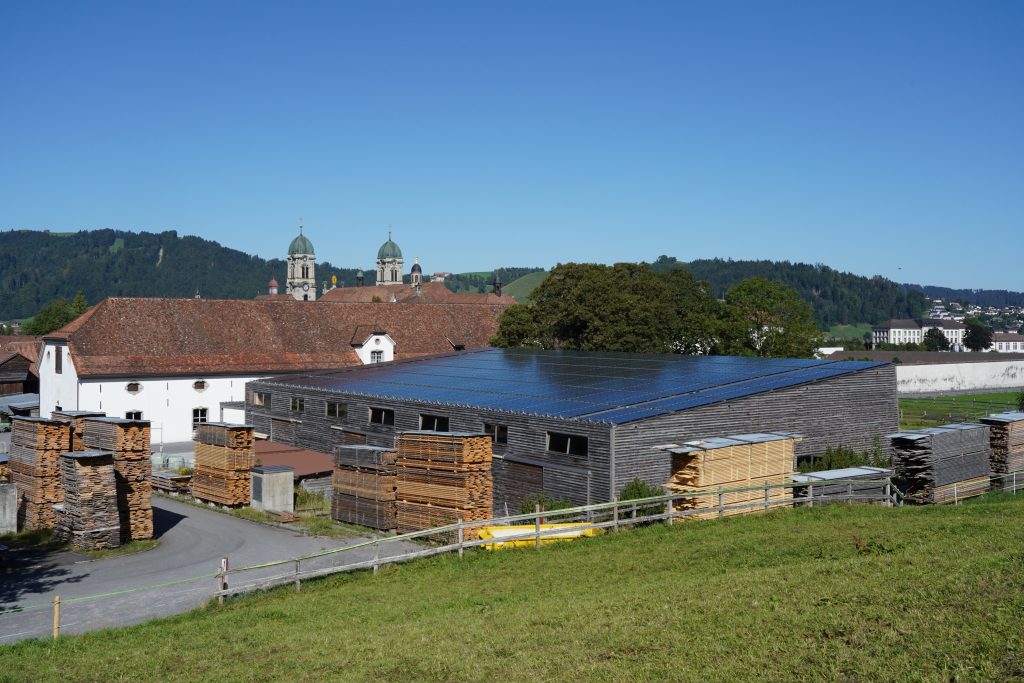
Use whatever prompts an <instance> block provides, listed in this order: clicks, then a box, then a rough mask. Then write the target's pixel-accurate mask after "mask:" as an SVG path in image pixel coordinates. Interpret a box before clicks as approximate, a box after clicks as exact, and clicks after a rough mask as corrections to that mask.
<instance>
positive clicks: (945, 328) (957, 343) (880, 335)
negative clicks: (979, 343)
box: [871, 318, 967, 348]
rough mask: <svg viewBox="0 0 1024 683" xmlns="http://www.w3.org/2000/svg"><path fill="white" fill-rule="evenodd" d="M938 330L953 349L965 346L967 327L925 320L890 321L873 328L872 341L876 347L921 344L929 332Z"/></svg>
mask: <svg viewBox="0 0 1024 683" xmlns="http://www.w3.org/2000/svg"><path fill="white" fill-rule="evenodd" d="M933 328H938V329H940V330H942V334H943V335H944V336H945V337H946V340H947V341H948V342H949V345H950V346H951V347H953V348H961V347H963V344H964V334H965V332H966V331H967V326H966V325H964V324H963V323H959V322H956V321H955V320H938V319H935V318H925V319H923V320H910V319H901V320H888V321H886V322H884V323H881V324H879V325H873V326H872V327H871V341H872V342H873V343H874V345H875V346H878V345H879V344H920V343H922V342H923V341H924V336H925V335H926V334H927V333H928V330H930V329H933Z"/></svg>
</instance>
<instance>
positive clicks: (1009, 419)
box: [981, 412, 1024, 489]
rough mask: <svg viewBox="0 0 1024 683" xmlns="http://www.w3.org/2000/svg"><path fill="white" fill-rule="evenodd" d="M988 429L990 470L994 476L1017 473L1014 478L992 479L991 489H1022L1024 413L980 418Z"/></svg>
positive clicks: (1023, 475) (1000, 414) (1023, 476)
mask: <svg viewBox="0 0 1024 683" xmlns="http://www.w3.org/2000/svg"><path fill="white" fill-rule="evenodd" d="M981 422H982V424H986V425H988V427H989V429H990V441H989V446H990V447H991V449H992V456H991V460H990V461H989V462H990V466H991V467H990V469H991V470H992V474H994V475H1007V474H1014V473H1018V474H1017V475H1016V476H1014V477H1007V476H1002V477H998V478H993V480H992V487H993V488H1000V489H1002V488H1005V489H1012V488H1013V486H1014V485H1015V484H1016V486H1017V488H1018V489H1019V488H1021V487H1024V412H1019V413H1018V412H1014V413H999V414H997V415H989V416H988V417H983V418H981Z"/></svg>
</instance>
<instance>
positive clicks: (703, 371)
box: [277, 349, 885, 424]
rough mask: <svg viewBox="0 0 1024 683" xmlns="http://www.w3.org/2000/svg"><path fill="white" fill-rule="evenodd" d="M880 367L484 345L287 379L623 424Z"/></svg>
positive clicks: (381, 396) (293, 382)
mask: <svg viewBox="0 0 1024 683" xmlns="http://www.w3.org/2000/svg"><path fill="white" fill-rule="evenodd" d="M880 365H885V364H884V363H875V362H868V361H828V360H809V359H794V358H745V357H738V356H679V355H668V354H665V355H657V354H629V353H588V352H580V351H541V350H531V349H482V350H479V351H469V352H466V353H463V354H454V355H449V356H441V357H434V358H425V359H422V360H417V361H410V362H405V363H397V364H382V365H373V366H366V367H362V368H356V369H353V370H345V371H339V372H335V373H327V374H318V375H307V376H300V377H289V378H281V379H279V380H277V381H278V382H280V383H282V384H287V385H289V386H297V387H304V388H309V389H318V390H323V391H329V392H332V393H339V394H354V395H361V396H367V397H373V398H379V399H392V400H410V401H420V402H425V403H436V404H442V405H449V406H463V407H470V408H477V409H487V410H497V411H506V412H510V413H521V414H531V415H543V416H549V417H559V418H566V419H576V420H586V421H590V422H607V423H613V424H621V423H625V422H633V421H635V420H642V419H645V418H649V417H654V416H657V415H663V414H665V413H670V412H675V411H680V410H689V409H691V408H697V407H700V406H704V405H710V404H713V403H719V402H721V401H727V400H730V399H736V398H742V397H745V396H752V395H755V394H760V393H764V392H769V391H775V390H778V389H785V388H788V387H793V386H797V385H800V384H806V383H808V382H815V381H819V380H823V379H828V378H830V377H837V376H839V375H845V374H849V373H853V372H859V371H861V370H865V369H867V368H872V367H877V366H880Z"/></svg>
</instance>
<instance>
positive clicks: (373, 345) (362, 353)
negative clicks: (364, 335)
mask: <svg viewBox="0 0 1024 683" xmlns="http://www.w3.org/2000/svg"><path fill="white" fill-rule="evenodd" d="M355 351H356V355H357V356H359V360H360V361H362V363H363V365H369V364H370V352H371V351H383V352H384V359H383V360H382V361H381V362H385V363H386V362H387V361H391V360H394V359H395V340H394V339H392V338H391V337H389V336H388V335H386V334H375V335H373V336H371V337H370V338H369V339H368V340H367V341H366V343H365V344H363V345H362V346H359V347H357V348H356V350H355Z"/></svg>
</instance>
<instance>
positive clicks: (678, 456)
mask: <svg viewBox="0 0 1024 683" xmlns="http://www.w3.org/2000/svg"><path fill="white" fill-rule="evenodd" d="M800 439H801V436H800V435H799V434H791V433H788V432H773V433H766V434H739V435H737V436H729V437H717V438H712V439H700V440H696V441H687V442H685V443H682V444H674V443H673V444H663V445H660V446H655V449H657V450H660V451H665V452H667V453H669V454H670V455H671V457H672V465H671V468H672V469H671V471H672V475H671V477H670V478H669V480H668V482H667V483H666V484H665V488H667V489H668V490H669V492H670V493H693V494H701V495H693V496H692V497H686V498H679V499H677V500H676V501H675V502H674V503H673V505H674V508H673V509H674V510H676V511H677V512H682V513H685V514H686V516H687V517H692V518H694V519H708V518H711V517H719V516H722V517H727V516H730V515H742V514H747V513H751V512H761V511H764V510H765V503H766V496H767V503H768V506H769V507H771V508H775V507H779V506H785V505H789V504H790V502H791V501H792V499H793V490H792V488H789V487H782V486H779V485H780V484H786V483H788V482H789V481H790V477H791V476H792V475H793V462H794V458H793V450H794V447H795V445H796V443H797V442H798V441H799V440H800ZM766 486H767V487H768V488H767V494H766V488H765V487H766ZM755 487H756V488H755ZM742 488H748V489H750V490H746V491H725V492H722V493H715V491H718V490H719V489H742ZM720 505H721V506H722V507H727V506H733V509H725V510H722V511H719V509H718V508H719V506H720Z"/></svg>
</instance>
